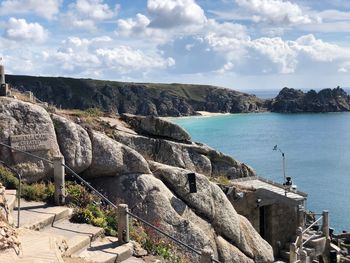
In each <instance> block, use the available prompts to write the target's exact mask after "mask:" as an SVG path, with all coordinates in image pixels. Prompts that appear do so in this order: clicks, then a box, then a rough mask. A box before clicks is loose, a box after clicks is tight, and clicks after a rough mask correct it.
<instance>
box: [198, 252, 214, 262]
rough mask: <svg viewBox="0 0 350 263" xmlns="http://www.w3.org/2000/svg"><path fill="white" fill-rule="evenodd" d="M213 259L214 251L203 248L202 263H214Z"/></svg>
mask: <svg viewBox="0 0 350 263" xmlns="http://www.w3.org/2000/svg"><path fill="white" fill-rule="evenodd" d="M212 260H213V251H212V250H210V249H203V250H202V254H201V260H200V263H212Z"/></svg>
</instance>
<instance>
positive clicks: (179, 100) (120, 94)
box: [6, 75, 265, 116]
mask: <svg viewBox="0 0 350 263" xmlns="http://www.w3.org/2000/svg"><path fill="white" fill-rule="evenodd" d="M6 80H7V81H8V83H10V84H11V86H12V87H15V88H16V89H18V90H20V91H32V92H33V93H34V95H35V96H36V97H37V98H39V99H40V100H42V101H46V102H49V103H51V104H54V105H56V106H61V107H62V108H75V109H87V108H92V107H96V108H100V109H103V110H105V111H113V112H117V113H130V114H138V115H154V116H187V115H195V114H196V113H195V111H200V110H202V111H211V112H231V113H236V112H257V111H262V110H265V108H264V100H261V99H258V98H256V97H255V96H252V95H248V94H245V93H241V92H238V91H234V90H229V89H223V88H218V87H214V86H206V85H185V84H150V83H145V84H142V83H139V84H136V83H123V82H115V81H98V80H91V79H72V78H60V77H58V78H54V77H30V76H13V75H9V76H6Z"/></svg>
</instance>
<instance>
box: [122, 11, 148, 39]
mask: <svg viewBox="0 0 350 263" xmlns="http://www.w3.org/2000/svg"><path fill="white" fill-rule="evenodd" d="M150 22H151V21H150V20H149V19H148V17H146V16H145V15H142V14H137V15H136V17H135V18H128V19H119V20H118V22H117V25H118V32H117V33H118V35H121V36H147V35H150V33H151V30H152V29H150V28H147V27H148V25H149V24H150Z"/></svg>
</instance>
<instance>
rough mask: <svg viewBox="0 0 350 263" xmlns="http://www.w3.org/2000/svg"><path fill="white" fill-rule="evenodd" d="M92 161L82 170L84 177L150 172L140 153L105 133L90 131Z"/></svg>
mask: <svg viewBox="0 0 350 263" xmlns="http://www.w3.org/2000/svg"><path fill="white" fill-rule="evenodd" d="M90 136H91V142H92V162H91V165H90V167H89V168H88V169H87V170H85V171H84V176H86V177H102V176H118V175H122V174H142V173H150V170H149V167H148V164H147V162H146V160H145V159H144V158H143V157H142V155H141V154H139V153H138V152H136V151H135V150H133V149H131V148H129V147H127V146H125V145H123V144H121V143H118V142H116V141H114V140H112V139H111V138H109V137H108V136H107V135H104V134H102V133H99V132H95V131H91V133H90Z"/></svg>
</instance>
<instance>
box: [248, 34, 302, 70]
mask: <svg viewBox="0 0 350 263" xmlns="http://www.w3.org/2000/svg"><path fill="white" fill-rule="evenodd" d="M249 47H250V48H251V49H253V50H256V51H257V52H258V53H260V54H261V55H263V56H266V57H267V58H268V59H270V60H271V61H272V62H273V63H275V64H277V65H278V66H279V72H280V73H283V74H286V73H293V72H294V70H295V68H296V65H297V64H298V61H297V52H296V51H295V50H294V49H293V48H291V47H290V45H289V43H288V42H285V41H283V40H282V39H281V38H280V37H275V38H266V37H264V38H259V39H255V40H253V41H251V42H250V43H249Z"/></svg>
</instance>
